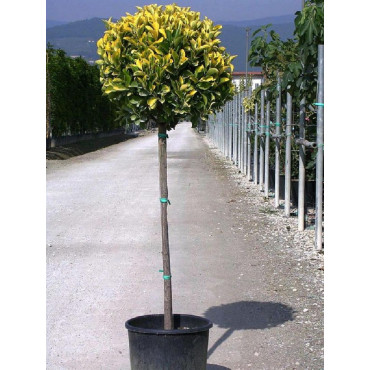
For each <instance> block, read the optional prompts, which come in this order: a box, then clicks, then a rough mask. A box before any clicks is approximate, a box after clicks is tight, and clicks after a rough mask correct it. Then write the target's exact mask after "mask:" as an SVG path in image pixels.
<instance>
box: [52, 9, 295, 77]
mask: <svg viewBox="0 0 370 370" xmlns="http://www.w3.org/2000/svg"><path fill="white" fill-rule="evenodd" d="M287 17H288V16H283V17H272V18H264V19H260V20H255V21H243V22H224V23H223V22H222V21H220V22H215V23H217V24H222V25H223V29H222V33H221V35H220V39H221V43H222V45H223V46H225V47H226V50H227V51H228V52H229V53H230V54H232V55H238V57H237V58H236V59H234V61H233V64H234V66H235V71H239V72H242V71H245V59H246V32H245V27H246V26H248V27H250V28H251V32H250V35H251V36H252V33H253V32H254V31H255V30H256V29H258V28H259V27H261V26H262V25H265V24H268V23H272V24H273V26H272V27H271V28H272V29H273V30H275V31H276V32H277V33H278V34H279V35H280V37H281V38H282V39H283V40H286V39H287V38H291V37H293V31H294V22H293V20H294V17H293V16H292V17H291V19H292V21H291V22H288V23H279V22H282V21H284V20H287V19H288V18H287ZM264 21H266V22H264ZM274 21H275V22H276V23H274ZM253 22H255V24H252V23H253ZM104 31H105V25H104V23H103V22H102V19H100V18H92V19H86V20H81V21H77V22H71V23H67V24H63V25H58V26H54V27H51V28H48V29H47V30H46V41H47V42H50V43H51V44H52V45H53V46H54V47H55V48H60V49H63V50H65V51H66V53H67V54H68V55H70V56H82V57H83V58H84V59H86V60H87V61H89V62H90V63H93V62H94V61H95V60H97V59H98V56H97V54H96V42H97V40H98V39H99V38H101V37H102V35H103V33H104ZM249 70H250V71H253V70H259V69H258V68H250V67H249Z"/></svg>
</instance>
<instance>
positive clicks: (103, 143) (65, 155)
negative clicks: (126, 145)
mask: <svg viewBox="0 0 370 370" xmlns="http://www.w3.org/2000/svg"><path fill="white" fill-rule="evenodd" d="M137 136H138V135H137V134H123V133H122V134H118V135H114V136H110V137H102V138H97V139H91V140H85V141H80V142H78V143H73V144H67V145H62V146H57V147H55V148H50V149H48V150H46V159H51V160H53V159H59V160H60V159H62V160H63V159H69V158H72V157H76V156H78V155H82V154H86V153H90V152H94V151H96V150H99V149H102V148H105V147H107V146H110V145H114V144H118V143H122V142H123V141H126V140H129V139H132V138H135V137H137Z"/></svg>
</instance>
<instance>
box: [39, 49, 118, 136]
mask: <svg viewBox="0 0 370 370" xmlns="http://www.w3.org/2000/svg"><path fill="white" fill-rule="evenodd" d="M46 53H47V64H46V68H47V69H46V72H47V74H46V88H47V94H46V99H47V117H46V118H47V120H46V121H47V138H49V137H50V134H51V132H52V135H53V136H62V135H69V134H84V133H94V132H99V131H109V130H111V129H114V128H116V127H118V126H119V125H120V122H119V121H115V113H114V107H113V105H112V103H111V102H110V101H109V99H108V98H107V97H106V96H103V95H102V92H101V84H100V80H99V78H100V76H99V69H98V68H97V66H94V65H93V66H92V65H89V64H88V63H87V62H86V61H85V60H84V59H82V58H75V59H73V58H70V57H67V56H66V53H65V52H64V51H63V50H61V49H54V48H53V47H52V46H51V45H50V44H49V45H48V47H47V50H46Z"/></svg>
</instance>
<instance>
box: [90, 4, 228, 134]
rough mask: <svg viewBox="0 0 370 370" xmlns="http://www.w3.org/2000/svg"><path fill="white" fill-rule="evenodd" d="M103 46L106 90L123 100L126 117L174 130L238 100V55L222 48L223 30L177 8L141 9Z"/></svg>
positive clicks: (110, 29)
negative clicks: (234, 76)
mask: <svg viewBox="0 0 370 370" xmlns="http://www.w3.org/2000/svg"><path fill="white" fill-rule="evenodd" d="M105 24H106V27H107V30H106V31H105V33H104V35H103V37H102V38H101V39H100V40H99V41H98V42H97V48H98V54H99V56H100V59H99V60H98V61H97V62H96V63H97V64H99V65H100V75H101V82H102V85H103V86H102V89H103V91H104V93H105V94H107V95H108V96H109V97H110V98H111V100H113V101H116V102H117V107H118V109H119V113H120V116H121V118H122V119H124V120H125V121H126V122H135V123H137V124H139V123H143V122H146V121H148V120H149V119H152V120H155V121H157V122H158V123H166V124H167V128H168V129H170V128H173V127H174V126H175V125H176V123H177V122H178V121H179V120H180V119H184V118H191V119H192V121H194V122H196V121H197V120H198V119H199V118H202V119H205V118H206V117H207V116H208V115H209V114H211V113H214V112H215V111H217V110H218V109H220V108H221V107H222V106H223V105H224V104H225V102H226V101H227V100H230V99H231V98H232V96H233V92H234V85H233V84H232V79H231V72H232V71H233V65H232V64H231V62H232V60H233V59H234V58H235V56H231V55H229V54H228V53H227V52H226V50H225V48H224V47H221V46H220V40H219V39H218V38H217V36H219V34H220V30H221V28H222V27H221V26H219V25H214V24H213V22H212V21H211V20H210V19H208V18H207V17H205V18H204V19H203V20H202V19H201V18H200V13H198V12H195V11H191V10H190V8H183V7H179V6H177V5H176V4H172V5H167V6H158V5H156V4H153V5H147V6H144V7H137V12H136V13H135V14H129V13H127V14H126V16H124V17H122V18H121V19H119V20H118V21H117V22H116V23H115V22H112V19H109V20H107V21H105Z"/></svg>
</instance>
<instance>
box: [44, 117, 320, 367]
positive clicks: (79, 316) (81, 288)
mask: <svg viewBox="0 0 370 370" xmlns="http://www.w3.org/2000/svg"><path fill="white" fill-rule="evenodd" d="M137 163H140V166H137ZM168 170H169V173H168V174H169V189H170V199H171V203H172V205H171V207H169V225H170V241H171V243H170V247H171V262H172V274H173V276H174V279H173V284H174V312H178V313H191V314H194V315H201V316H205V317H207V318H209V319H211V321H212V322H213V323H214V327H213V328H212V329H211V331H210V341H209V353H208V354H209V356H208V369H214V370H216V369H224V370H226V369H232V370H238V369H239V370H244V369H249V368H251V369H263V370H264V369H268V370H269V369H271V370H274V369H276V370H279V369H312V370H319V369H322V368H323V255H322V254H318V253H317V252H315V250H314V246H313V244H314V231H313V230H307V231H304V232H297V231H295V230H296V220H297V219H296V217H291V218H286V217H284V216H283V211H282V210H275V208H274V207H273V205H272V203H271V202H269V201H265V200H264V198H263V196H262V193H261V192H260V191H259V190H258V189H257V187H256V186H255V185H253V184H252V183H250V182H248V181H246V178H245V176H242V175H241V174H240V173H239V171H238V170H237V169H236V168H235V166H234V165H233V164H232V163H231V162H230V161H227V160H225V159H224V158H223V157H222V156H221V155H220V152H219V151H218V150H217V149H216V148H214V146H213V145H212V144H211V143H210V142H208V140H207V139H206V138H205V137H204V135H199V134H197V133H196V132H195V130H192V129H191V128H190V124H188V123H184V124H181V125H179V126H178V127H177V128H176V130H175V131H174V132H171V133H170V138H169V141H168ZM157 181H158V164H157V138H156V135H155V134H154V133H150V134H148V135H144V136H142V137H138V138H137V139H134V140H128V141H126V142H122V143H118V144H116V145H112V146H110V147H105V148H103V149H101V150H97V151H95V152H90V153H87V154H84V155H80V156H76V157H74V158H70V159H68V160H48V161H47V208H48V209H47V246H46V252H47V282H46V283H47V348H48V350H47V368H48V369H89V370H91V369H123V370H126V369H129V356H128V341H127V333H126V330H125V329H124V321H125V320H126V319H128V318H130V317H133V316H137V315H141V314H148V313H158V312H161V310H162V297H161V294H159V293H158V292H161V291H162V282H161V279H159V278H158V266H160V235H159V230H160V229H159V224H158V222H159V221H158V211H159V205H158V187H157V185H156V186H153V184H157ZM139 261H140V263H138V262H139ZM143 271H145V274H143ZM133 276H134V277H135V278H134V279H133V278H132V277H133Z"/></svg>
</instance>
